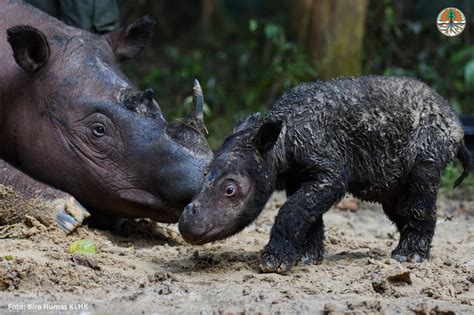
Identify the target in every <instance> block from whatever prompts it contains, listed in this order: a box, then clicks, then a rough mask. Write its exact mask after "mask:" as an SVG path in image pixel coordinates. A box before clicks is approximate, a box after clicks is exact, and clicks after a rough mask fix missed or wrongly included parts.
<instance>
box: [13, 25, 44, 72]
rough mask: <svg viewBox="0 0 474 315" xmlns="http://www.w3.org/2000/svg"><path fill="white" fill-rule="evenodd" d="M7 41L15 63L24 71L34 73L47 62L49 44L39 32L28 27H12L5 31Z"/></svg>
mask: <svg viewBox="0 0 474 315" xmlns="http://www.w3.org/2000/svg"><path fill="white" fill-rule="evenodd" d="M7 39H8V42H9V43H10V45H11V46H12V49H13V57H14V58H15V61H16V63H17V64H18V65H19V66H20V67H21V68H23V69H24V70H26V71H29V72H36V71H38V70H40V69H41V68H42V67H43V66H44V65H45V64H46V63H47V62H48V60H49V55H50V49H49V43H48V39H47V38H46V36H45V35H44V34H43V33H42V32H41V31H40V30H38V29H36V28H34V27H31V26H28V25H17V26H13V27H11V28H9V29H7Z"/></svg>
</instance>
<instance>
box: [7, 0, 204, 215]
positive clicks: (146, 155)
mask: <svg viewBox="0 0 474 315" xmlns="http://www.w3.org/2000/svg"><path fill="white" fill-rule="evenodd" d="M0 16H1V20H0V68H1V71H0V143H1V146H0V158H1V159H3V160H4V161H6V162H7V163H5V162H2V163H0V165H3V166H4V167H3V168H2V169H1V170H0V181H1V182H0V183H6V182H8V184H9V185H11V186H13V187H15V186H16V187H17V188H18V189H24V186H25V182H27V183H32V181H31V178H33V179H35V180H36V184H35V185H37V186H38V187H30V188H31V189H29V190H31V191H39V190H41V185H44V184H47V185H49V186H51V187H54V188H55V189H57V190H58V193H57V195H58V196H61V197H64V192H66V193H67V194H71V195H72V196H74V197H75V198H76V199H77V200H79V202H80V203H81V204H83V205H84V206H85V207H87V209H88V210H90V211H93V212H94V213H96V214H97V215H99V214H101V215H104V216H105V217H106V218H107V217H149V218H152V219H154V220H157V221H161V222H177V221H178V218H179V216H180V214H181V212H182V208H183V207H184V206H185V205H186V204H187V203H188V202H189V201H190V200H191V198H192V196H193V195H194V194H195V192H196V191H197V189H198V187H199V184H200V180H201V178H202V174H203V171H204V169H205V168H206V167H207V165H208V163H209V161H210V159H211V157H212V152H211V150H210V149H209V147H208V145H207V142H206V140H205V138H204V136H203V133H202V132H203V130H204V129H205V127H204V124H203V121H202V92H199V93H200V94H199V93H198V95H196V97H197V98H198V99H199V100H200V102H201V103H200V104H199V103H195V108H194V111H193V112H192V113H191V114H190V115H189V116H188V117H187V118H186V119H184V120H182V121H178V122H175V123H171V124H170V123H167V122H166V121H165V119H164V118H163V116H162V114H161V110H160V108H159V106H158V104H157V102H156V101H154V100H153V92H152V91H151V90H147V91H144V92H142V91H138V90H137V89H136V88H135V87H134V86H133V85H132V84H131V83H130V82H129V80H128V79H127V78H126V77H125V75H123V74H122V72H121V71H120V69H119V61H124V60H127V59H130V58H133V57H134V56H136V55H137V54H138V53H140V52H141V51H142V49H143V48H144V47H145V46H146V45H147V43H148V41H149V39H150V36H151V33H152V29H153V26H154V22H153V21H152V20H151V19H150V18H149V17H144V18H141V19H138V20H136V21H135V22H133V23H131V24H130V25H129V26H127V27H124V28H122V29H120V30H117V31H115V32H112V33H109V34H107V35H103V36H100V35H96V34H92V33H89V32H87V31H84V30H80V29H76V28H73V27H70V26H67V25H65V24H64V23H62V22H60V21H58V20H56V19H54V18H52V17H50V16H48V15H46V14H44V13H43V12H41V11H39V10H37V9H35V8H33V7H31V6H29V5H26V4H23V3H21V2H19V1H5V0H2V1H1V2H0ZM198 88H199V87H198ZM199 91H200V88H199ZM18 170H20V171H21V173H19V172H18ZM19 174H23V175H19ZM30 177H31V178H30ZM29 185H30V186H31V184H29ZM46 190H48V191H50V190H49V189H46ZM0 206H1V204H0Z"/></svg>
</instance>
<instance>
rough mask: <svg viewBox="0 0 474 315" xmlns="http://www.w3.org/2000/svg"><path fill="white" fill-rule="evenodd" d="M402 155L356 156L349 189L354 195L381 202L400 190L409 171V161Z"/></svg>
mask: <svg viewBox="0 0 474 315" xmlns="http://www.w3.org/2000/svg"><path fill="white" fill-rule="evenodd" d="M405 161H406V160H405V159H403V158H402V157H400V156H399V157H393V156H383V155H382V156H378V155H376V154H375V155H373V156H372V157H366V158H365V159H360V156H359V158H355V159H354V161H353V165H352V170H351V175H350V177H349V185H348V190H349V192H350V193H351V194H353V195H354V196H356V197H358V198H360V199H363V200H367V201H377V202H381V201H383V200H384V199H386V198H387V196H388V195H389V194H392V193H395V192H397V191H399V190H400V187H401V186H402V185H403V183H404V180H406V178H407V173H408V172H409V169H408V168H409V166H408V164H409V163H406V162H405Z"/></svg>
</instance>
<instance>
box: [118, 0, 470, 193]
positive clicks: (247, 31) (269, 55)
mask: <svg viewBox="0 0 474 315" xmlns="http://www.w3.org/2000/svg"><path fill="white" fill-rule="evenodd" d="M201 3H203V4H204V6H201ZM311 3H313V4H311ZM308 4H309V7H308ZM318 5H320V6H321V7H323V5H326V2H325V1H323V0H321V1H316V0H315V1H311V0H307V1H301V0H294V1H285V0H275V1H268V0H251V1H236V0H219V1H212V0H211V1H208V0H202V1H192V2H190V1H184V0H174V1H145V0H141V1H138V4H137V5H135V6H134V7H133V8H129V9H127V10H126V12H128V17H127V19H131V18H133V17H137V16H140V15H144V14H150V15H153V16H154V17H155V18H156V19H157V21H158V24H157V31H156V33H155V36H154V40H153V43H152V45H153V46H152V48H151V49H148V50H147V51H146V53H145V54H144V55H143V56H141V57H140V58H139V59H137V60H136V61H133V62H132V63H129V64H127V65H126V72H127V74H128V75H130V76H131V78H132V81H133V82H135V83H137V84H138V85H139V87H140V88H146V87H151V88H153V89H154V90H155V91H156V95H157V98H158V101H159V103H160V105H161V107H162V109H163V111H164V113H165V116H166V117H167V118H168V119H172V118H171V117H174V118H177V117H182V116H184V115H186V113H187V112H188V110H189V108H190V105H191V98H190V95H191V93H192V85H193V79H194V78H197V79H199V80H200V82H201V85H202V87H203V90H204V94H205V101H206V107H205V119H206V124H207V128H208V130H209V142H210V144H211V146H212V147H213V148H217V147H218V146H219V145H220V144H221V143H222V140H223V139H224V137H225V136H226V135H228V134H229V133H230V132H231V131H232V128H233V126H234V124H235V123H236V122H237V121H238V120H239V119H240V118H242V117H243V116H245V115H247V114H249V113H252V112H256V111H265V110H266V109H267V108H268V107H269V106H271V104H272V103H273V102H274V101H275V99H276V98H277V97H278V96H279V95H280V94H281V93H282V92H283V91H284V90H286V89H288V88H290V87H292V86H294V85H296V84H298V83H299V82H303V81H314V80H317V79H318V78H319V75H320V74H321V76H322V77H324V75H323V74H324V73H325V71H324V69H327V68H328V67H329V68H332V69H344V68H345V66H344V65H341V64H340V63H344V62H346V61H347V58H345V59H344V60H346V61H344V60H342V59H341V58H339V59H341V60H338V58H330V59H331V62H332V63H333V65H328V64H327V60H328V58H323V59H324V60H318V58H317V57H315V56H317V55H318V54H319V53H321V49H322V51H323V52H322V54H323V55H324V53H325V52H328V51H329V50H330V48H331V47H333V46H331V45H330V43H329V42H328V41H330V40H331V38H338V32H339V30H340V29H344V27H340V26H337V25H342V24H343V23H344V24H345V23H347V25H350V24H351V21H352V23H353V22H354V21H355V20H356V18H357V20H358V21H360V18H361V16H360V15H361V14H363V15H364V16H363V17H362V18H363V21H365V22H364V25H365V26H364V28H363V41H362V42H363V43H362V45H361V46H362V47H361V49H362V51H361V52H354V54H356V55H357V56H359V55H360V56H361V65H360V67H356V69H360V70H358V71H360V73H359V75H367V74H381V75H406V76H412V77H417V78H419V79H421V80H423V81H425V82H426V83H427V84H428V85H430V86H431V87H433V88H434V89H435V90H437V91H438V92H439V93H440V94H441V95H443V96H444V97H446V98H447V99H448V101H449V102H450V103H451V105H452V106H453V107H454V108H455V110H456V111H457V112H459V113H463V114H473V113H474V39H473V38H474V37H473V36H470V34H469V28H466V30H465V31H464V33H463V34H461V35H460V36H457V37H453V38H448V37H445V36H443V35H442V34H440V33H439V31H438V29H437V27H436V24H435V20H436V17H437V15H438V13H439V11H440V10H441V9H442V8H445V7H446V6H448V4H447V2H446V1H443V0H440V1H429V0H422V1H415V2H414V1H391V0H383V1H378V0H372V1H368V2H367V3H365V4H364V5H366V7H365V8H358V9H357V10H353V13H352V14H354V15H357V14H358V16H350V13H347V12H346V13H344V14H343V13H338V12H345V11H341V10H342V9H341V8H335V9H334V10H335V11H334V12H333V14H331V15H327V14H328V13H325V14H326V15H327V16H329V17H330V18H329V19H328V21H326V22H325V23H323V24H321V25H322V26H321V25H319V26H318V25H316V24H314V23H315V22H314V21H313V22H312V17H313V16H314V12H318V10H321V7H319V8H318ZM457 5H458V7H459V8H460V9H461V10H462V11H463V12H464V14H465V15H466V18H467V20H468V21H469V20H473V14H472V13H471V11H470V10H469V8H468V7H463V5H465V3H464V4H463V3H459V4H457ZM471 7H473V6H471ZM295 8H296V9H299V10H295ZM324 8H326V7H324ZM326 9H327V8H326ZM337 10H339V11H337ZM295 12H296V13H297V14H296V15H295ZM294 16H297V17H298V18H296V19H295V18H294ZM292 17H293V18H292ZM334 17H335V18H334ZM311 23H313V24H311ZM315 25H316V26H317V27H316V26H315ZM331 25H332V26H331ZM336 26H337V27H336ZM325 27H326V28H329V27H332V28H331V30H330V34H329V35H330V36H329V37H328V38H325V37H324V36H325V34H326V33H328V32H329V31H328V30H327V29H326V30H318V28H325ZM345 28H346V29H347V27H345ZM301 30H303V31H304V32H300V31H301ZM318 32H320V33H318ZM339 37H340V36H339ZM308 39H313V40H312V41H311V40H309V41H308ZM314 39H317V40H319V39H320V40H321V43H322V44H321V43H319V42H318V41H317V40H314ZM325 41H326V42H328V43H326V46H324V44H325ZM338 43H339V42H338ZM321 45H322V46H321ZM344 45H348V47H344ZM350 45H351V41H346V43H342V42H341V43H340V44H338V48H337V49H338V50H341V51H343V50H345V49H354V45H352V46H351V47H349V46H350ZM328 47H329V48H328ZM327 49H329V50H327ZM331 49H333V48H331ZM336 55H341V54H340V53H338V54H336ZM311 56H312V57H311ZM333 59H335V60H333ZM353 61H354V60H349V61H347V62H353ZM326 72H327V71H326ZM459 174H460V173H459V170H458V168H456V167H455V166H450V167H448V169H447V170H446V172H445V173H444V174H443V181H442V186H443V187H448V186H450V187H451V186H452V183H453V181H454V179H455V178H456V177H457V176H458V175H459ZM471 178H472V176H471V177H470V178H469V179H467V180H466V184H463V185H464V186H466V185H473V186H474V179H471Z"/></svg>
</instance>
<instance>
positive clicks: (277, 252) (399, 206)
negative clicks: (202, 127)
mask: <svg viewBox="0 0 474 315" xmlns="http://www.w3.org/2000/svg"><path fill="white" fill-rule="evenodd" d="M456 154H457V155H458V157H459V158H460V160H461V161H462V162H463V166H464V173H463V175H462V177H461V178H460V179H458V181H457V182H456V184H459V183H460V182H461V181H462V179H463V178H464V177H465V176H466V175H467V174H468V172H469V168H470V162H469V158H470V157H469V153H468V151H467V150H466V148H465V146H464V145H463V130H462V127H461V124H460V123H459V121H458V119H457V117H456V115H455V113H454V112H453V110H452V108H451V107H450V106H449V104H448V103H447V102H446V100H444V99H443V98H442V97H441V96H439V95H438V94H437V93H436V92H434V91H433V90H432V89H431V88H429V87H428V86H426V85H425V84H424V83H422V82H420V81H417V80H414V79H410V78H400V77H379V76H370V77H361V78H344V79H336V80H333V81H329V82H315V83H308V84H301V85H299V86H297V87H295V88H293V89H291V90H289V91H288V92H286V93H285V94H284V95H283V96H282V97H281V98H280V99H279V100H278V101H277V102H276V104H275V105H274V106H273V107H272V109H271V110H270V111H269V112H268V113H267V114H266V115H253V116H250V117H248V118H247V119H245V120H244V121H242V122H241V123H240V124H239V125H238V126H237V127H236V128H235V130H234V132H233V134H232V135H231V136H229V137H228V138H227V139H226V140H225V141H224V144H223V145H222V147H221V148H220V150H219V151H218V152H217V153H216V154H215V157H214V159H213V161H212V162H211V164H210V167H209V170H208V172H207V175H206V176H205V179H204V182H203V185H202V188H201V191H200V192H199V194H198V195H197V196H196V197H195V198H194V201H193V202H192V203H190V204H189V205H188V206H187V207H186V209H185V212H184V213H183V215H182V217H181V219H180V222H179V230H180V232H181V234H182V235H183V237H184V239H185V240H187V241H188V242H190V243H193V244H203V243H207V242H211V241H215V240H219V239H223V238H225V237H228V236H230V235H233V234H235V233H237V232H239V231H240V230H242V229H243V228H244V227H245V226H247V225H248V224H249V223H251V222H252V221H253V220H254V219H255V218H256V217H257V216H258V215H259V213H260V212H261V210H262V209H263V207H264V205H265V203H266V202H267V200H268V198H269V197H270V195H271V194H272V192H273V191H274V190H275V189H276V188H277V187H278V186H280V187H281V188H284V189H285V190H286V192H287V195H288V200H287V201H286V203H285V204H284V205H283V207H282V208H281V209H280V211H279V213H278V216H277V217H276V220H275V224H274V226H273V228H272V233H271V238H270V242H269V243H268V245H267V246H266V247H265V249H264V250H263V252H262V257H261V265H260V267H261V269H262V271H264V272H286V271H288V270H290V269H291V268H292V266H293V265H294V264H295V263H296V261H297V260H298V259H300V258H301V257H303V258H304V260H305V261H306V262H314V263H318V262H320V261H321V259H322V257H323V250H324V247H323V240H324V230H323V214H324V213H325V212H326V211H327V210H328V209H329V208H330V207H331V206H332V205H333V204H335V203H336V202H338V201H339V200H340V199H341V198H342V197H343V196H344V195H345V194H346V192H351V193H352V194H354V195H355V196H357V197H359V198H361V199H363V200H368V201H375V202H380V203H382V205H383V209H384V211H385V213H386V214H387V215H388V217H389V218H390V219H391V220H392V221H393V222H394V223H395V224H396V226H397V228H398V230H399V231H400V243H399V245H398V246H397V248H396V249H395V250H394V252H393V257H394V258H396V259H397V260H399V261H406V260H410V259H413V260H415V261H421V260H423V259H424V258H427V257H428V256H429V251H430V247H431V240H432V237H433V234H434V228H435V224H436V213H435V209H436V194H437V189H438V184H439V180H440V174H441V171H442V170H443V168H444V167H445V166H446V164H447V163H448V162H449V161H451V160H452V159H453V158H454V157H455V155H456Z"/></svg>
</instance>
